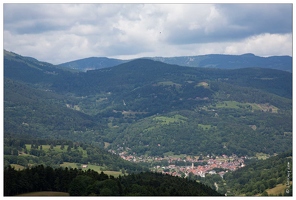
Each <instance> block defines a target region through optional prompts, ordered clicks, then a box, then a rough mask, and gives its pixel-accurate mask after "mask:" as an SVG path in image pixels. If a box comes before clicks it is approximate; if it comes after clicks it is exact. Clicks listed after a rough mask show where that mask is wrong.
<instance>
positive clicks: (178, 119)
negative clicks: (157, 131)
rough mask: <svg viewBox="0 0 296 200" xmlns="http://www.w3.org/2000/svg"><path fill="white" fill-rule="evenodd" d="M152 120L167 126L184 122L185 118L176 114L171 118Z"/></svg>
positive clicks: (160, 117)
mask: <svg viewBox="0 0 296 200" xmlns="http://www.w3.org/2000/svg"><path fill="white" fill-rule="evenodd" d="M153 120H154V121H157V122H159V123H160V124H162V125H168V124H170V123H183V122H186V120H187V118H186V117H183V116H182V115H178V114H177V115H175V116H173V117H165V116H159V117H154V118H153Z"/></svg>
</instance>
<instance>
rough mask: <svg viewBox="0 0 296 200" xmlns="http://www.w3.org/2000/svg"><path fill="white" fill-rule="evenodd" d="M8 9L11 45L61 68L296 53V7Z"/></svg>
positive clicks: (7, 42)
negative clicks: (295, 41)
mask: <svg viewBox="0 0 296 200" xmlns="http://www.w3.org/2000/svg"><path fill="white" fill-rule="evenodd" d="M3 11H4V12H3V19H4V20H3V22H4V24H3V27H4V42H3V44H4V48H5V49H6V50H9V51H14V52H16V53H19V54H24V55H27V56H33V57H36V58H37V59H41V60H44V61H48V62H54V63H61V62H66V61H70V60H73V59H79V58H83V57H90V56H107V57H118V58H123V57H126V56H127V57H129V58H132V57H140V56H181V55H192V54H194V55H196V54H206V53H231V54H239V53H248V52H252V53H255V54H259V55H273V54H277V55H280V54H289V55H290V54H291V52H292V47H291V46H292V44H291V43H292V4H126V3H122V4H119V3H117V4H36V3H33V4H32V3H30V4H28V3H24V4H10V3H5V4H3ZM263 43H264V44H265V46H264V45H262V44H263Z"/></svg>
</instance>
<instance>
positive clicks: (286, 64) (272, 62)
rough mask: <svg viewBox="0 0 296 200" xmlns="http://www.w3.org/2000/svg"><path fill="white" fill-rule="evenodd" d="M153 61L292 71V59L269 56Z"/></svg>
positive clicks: (194, 65)
mask: <svg viewBox="0 0 296 200" xmlns="http://www.w3.org/2000/svg"><path fill="white" fill-rule="evenodd" d="M151 59H153V60H157V61H161V62H164V63H169V64H177V65H181V66H190V67H211V68H220V69H237V68H246V67H261V68H270V69H279V70H284V71H289V72H291V71H292V57H290V56H271V57H259V56H255V55H254V54H243V55H222V54H221V55H219V54H209V55H200V56H180V57H154V58H151Z"/></svg>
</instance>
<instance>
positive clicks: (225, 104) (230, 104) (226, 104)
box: [215, 101, 278, 113]
mask: <svg viewBox="0 0 296 200" xmlns="http://www.w3.org/2000/svg"><path fill="white" fill-rule="evenodd" d="M215 107H216V108H232V109H239V108H241V109H248V110H250V111H251V110H257V111H262V112H271V113H277V112H278V108H277V107H275V106H273V105H270V104H269V103H264V104H257V103H240V102H237V101H221V102H218V103H217V104H216V106H215Z"/></svg>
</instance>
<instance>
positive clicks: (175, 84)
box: [154, 81, 182, 88]
mask: <svg viewBox="0 0 296 200" xmlns="http://www.w3.org/2000/svg"><path fill="white" fill-rule="evenodd" d="M154 86H176V87H177V88H180V87H182V85H181V84H178V83H174V82H173V81H162V82H158V83H156V84H154Z"/></svg>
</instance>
